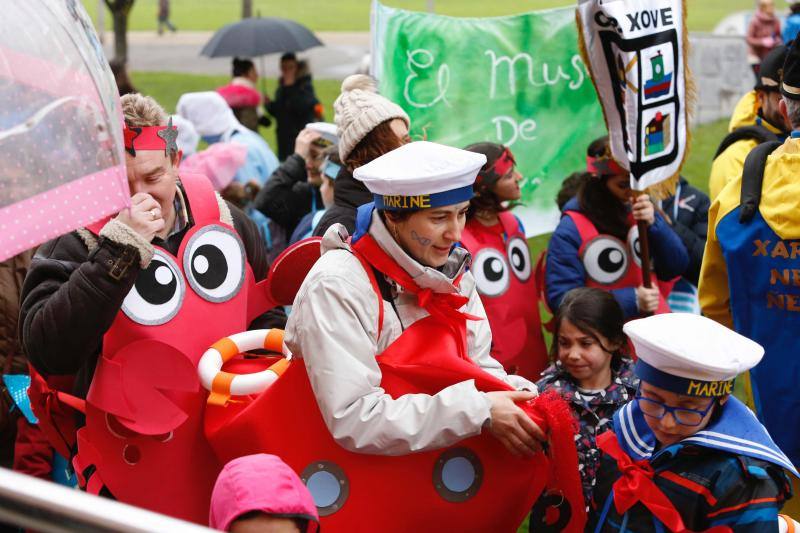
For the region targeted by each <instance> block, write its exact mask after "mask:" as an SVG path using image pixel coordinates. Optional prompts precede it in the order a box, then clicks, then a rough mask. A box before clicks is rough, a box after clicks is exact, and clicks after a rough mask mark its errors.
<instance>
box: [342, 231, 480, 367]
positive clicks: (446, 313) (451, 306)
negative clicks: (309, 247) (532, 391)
mask: <svg viewBox="0 0 800 533" xmlns="http://www.w3.org/2000/svg"><path fill="white" fill-rule="evenodd" d="M353 251H355V252H356V253H357V254H359V255H361V256H362V257H363V258H364V259H365V260H366V261H367V262H368V263H369V264H370V265H372V266H373V267H375V268H376V269H378V270H379V271H380V272H381V273H383V274H385V275H386V276H388V277H389V278H391V279H392V280H394V281H395V282H396V283H397V284H398V285H400V286H401V287H402V288H403V290H405V291H406V292H410V293H411V294H414V295H416V297H417V303H418V304H419V306H420V307H422V308H423V309H425V310H426V311H427V312H428V313H429V314H430V315H431V316H432V317H434V318H436V319H437V320H440V321H441V322H443V323H445V324H447V326H448V327H449V328H450V330H451V331H452V332H453V335H454V336H455V338H456V340H457V343H458V355H459V357H461V358H462V359H466V360H470V361H471V359H469V354H468V353H467V346H466V339H465V336H464V334H463V328H464V327H465V325H466V321H467V320H482V319H481V318H480V317H477V316H473V315H470V314H468V313H463V312H461V311H459V309H461V308H462V307H463V306H464V305H466V303H467V302H468V301H469V298H467V297H466V296H462V295H461V294H459V293H442V292H435V291H433V290H432V289H423V288H421V287H420V286H419V285H417V283H416V282H415V281H414V280H413V279H412V278H411V276H410V275H409V274H408V272H406V271H405V270H403V268H402V267H401V266H400V265H398V264H397V262H396V261H395V260H394V259H393V258H392V257H391V256H390V255H389V254H387V253H386V252H385V251H384V250H383V248H381V247H380V246H379V245H378V243H377V242H375V239H373V238H372V236H371V235H364V236H363V237H361V238H360V239H359V240H358V241H357V242H356V243H355V244H354V245H353ZM460 279H461V277H460V276H459V277H458V278H456V280H455V283H454V284H455V285H456V286H458V283H459V281H460Z"/></svg>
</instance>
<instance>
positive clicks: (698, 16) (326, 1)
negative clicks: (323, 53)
mask: <svg viewBox="0 0 800 533" xmlns="http://www.w3.org/2000/svg"><path fill="white" fill-rule="evenodd" d="M83 4H84V6H86V8H87V11H88V12H89V13H90V14H91V15H92V18H95V16H96V12H97V0H83ZM385 4H386V5H390V6H393V7H400V8H403V9H410V10H414V11H425V10H426V9H427V5H428V2H427V0H385ZM433 4H434V10H435V12H436V13H441V14H444V15H452V16H459V17H491V16H500V15H511V14H514V13H520V12H525V11H531V10H537V9H547V8H552V7H563V6H573V5H575V2H570V1H568V0H527V1H526V0H493V1H492V2H485V1H483V0H433ZM688 4H689V8H688V17H689V20H688V24H689V29H690V30H693V31H710V30H712V29H713V28H714V26H715V25H716V24H717V22H719V21H720V20H721V19H722V18H724V17H725V16H726V15H728V14H730V13H733V12H735V11H741V10H746V9H752V8H753V5H754V1H753V0H691V1H690V2H688ZM785 5H786V4H785V1H783V0H780V1H778V2H777V6H778V9H779V10H784V9H785ZM171 6H172V7H171V11H170V18H171V20H172V22H173V23H174V24H175V25H176V26H177V27H178V29H179V30H216V29H218V28H220V27H222V26H223V25H225V24H228V23H230V22H235V21H236V20H238V19H239V18H240V16H241V0H172V2H171ZM369 10H370V1H369V0H295V1H287V0H253V13H254V14H255V13H256V12H260V13H261V14H262V15H263V16H275V17H284V18H289V19H294V20H297V21H298V22H301V23H302V24H305V25H306V26H308V27H309V28H311V29H312V30H316V31H367V30H369ZM157 11H158V0H137V1H136V3H135V4H134V5H133V9H132V10H131V18H130V25H129V27H130V29H131V30H155V28H156V13H157ZM105 20H106V28H111V17H110V16H109V15H107V16H106V19H105Z"/></svg>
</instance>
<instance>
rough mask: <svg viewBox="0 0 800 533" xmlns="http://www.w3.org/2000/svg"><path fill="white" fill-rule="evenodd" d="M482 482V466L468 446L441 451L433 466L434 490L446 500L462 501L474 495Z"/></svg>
mask: <svg viewBox="0 0 800 533" xmlns="http://www.w3.org/2000/svg"><path fill="white" fill-rule="evenodd" d="M482 482H483V466H482V465H481V461H480V459H478V456H477V455H475V453H474V452H473V451H472V450H470V449H468V448H452V449H450V450H447V451H446V452H444V453H442V454H441V455H440V456H439V457H438V459H436V463H435V464H434V467H433V485H434V488H435V489H436V492H437V493H438V494H439V496H441V497H442V498H444V499H445V500H447V501H448V502H455V503H458V502H464V501H467V500H469V499H470V498H472V497H473V496H475V494H477V493H478V490H479V489H480V488H481V483H482Z"/></svg>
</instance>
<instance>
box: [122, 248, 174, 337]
mask: <svg viewBox="0 0 800 533" xmlns="http://www.w3.org/2000/svg"><path fill="white" fill-rule="evenodd" d="M185 293H186V284H185V282H184V281H183V276H182V275H181V271H180V269H179V268H178V265H177V264H176V263H175V261H174V260H173V259H172V258H171V257H169V256H168V255H166V254H165V253H164V252H162V251H161V250H158V249H156V251H155V254H154V255H153V259H152V260H151V261H150V265H149V266H148V267H147V268H146V269H145V270H143V271H141V272H140V273H139V276H138V277H137V278H136V282H135V283H134V284H133V287H132V288H131V290H130V292H129V293H128V295H127V296H126V297H125V300H124V301H123V302H122V311H123V312H124V313H125V314H126V315H127V316H128V318H130V319H131V320H133V321H134V322H136V323H138V324H143V325H145V326H158V325H159V324H164V323H166V322H169V321H170V320H172V317H174V316H175V315H176V314H178V310H179V309H180V308H181V304H182V303H183V296H184V294H185Z"/></svg>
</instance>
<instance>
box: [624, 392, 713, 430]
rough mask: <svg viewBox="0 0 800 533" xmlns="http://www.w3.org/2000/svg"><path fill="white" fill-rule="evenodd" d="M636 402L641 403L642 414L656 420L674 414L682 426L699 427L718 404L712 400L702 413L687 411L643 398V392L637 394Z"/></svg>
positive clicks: (694, 410)
mask: <svg viewBox="0 0 800 533" xmlns="http://www.w3.org/2000/svg"><path fill="white" fill-rule="evenodd" d="M635 399H636V401H637V402H638V403H639V408H640V409H641V410H642V412H643V413H644V414H645V415H647V416H649V417H652V418H655V419H656V420H661V419H662V418H664V417H665V416H667V413H670V414H672V418H674V419H675V422H677V423H678V424H680V425H682V426H692V427H694V426H699V425H700V424H701V423H702V422H703V419H704V418H705V417H706V415H707V414H708V412H709V411H710V410H711V408H712V407H714V405H715V404H716V403H717V400H716V399H712V400H711V403H710V404H709V405H708V407H706V408H705V409H703V410H702V411H700V410H697V409H686V408H684V407H672V406H670V405H665V404H663V403H661V402H659V401H656V400H651V399H650V398H645V397H644V396H642V394H641V392H637V393H636V396H635Z"/></svg>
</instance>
